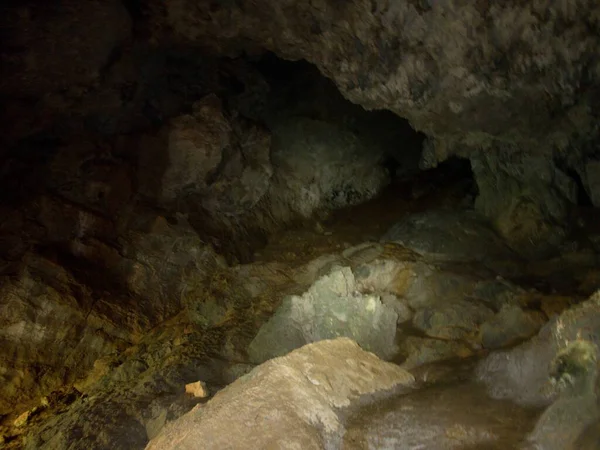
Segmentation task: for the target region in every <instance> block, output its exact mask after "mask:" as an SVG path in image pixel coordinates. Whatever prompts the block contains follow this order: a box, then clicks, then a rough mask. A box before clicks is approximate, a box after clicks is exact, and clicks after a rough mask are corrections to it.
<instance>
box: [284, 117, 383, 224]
mask: <svg viewBox="0 0 600 450" xmlns="http://www.w3.org/2000/svg"><path fill="white" fill-rule="evenodd" d="M380 159H381V155H380V154H377V153H376V152H370V151H369V149H368V148H367V147H365V146H364V144H363V143H362V142H361V141H360V140H359V139H358V138H357V137H356V136H355V135H353V134H352V133H348V132H346V131H344V130H343V129H340V128H337V127H334V126H332V125H329V124H327V123H323V122H319V121H315V120H309V119H296V120H293V121H290V122H288V123H285V124H280V125H279V126H278V127H277V128H276V129H275V130H274V135H273V164H274V165H276V166H277V167H278V168H280V169H281V171H280V173H279V183H278V185H277V186H276V189H279V190H283V192H284V194H283V195H285V192H289V194H287V195H288V196H291V198H289V199H286V201H284V203H285V204H289V205H290V206H291V208H292V209H293V210H295V211H298V212H299V213H300V214H301V215H302V216H304V217H309V216H310V215H311V214H312V213H313V212H314V211H315V210H317V209H319V208H323V209H329V210H331V209H338V208H341V207H344V206H350V205H355V204H358V203H360V202H363V201H365V200H367V199H370V198H372V197H374V196H375V195H376V194H377V193H378V192H379V191H380V190H381V188H382V187H383V186H385V185H386V184H387V183H388V181H389V179H388V174H387V172H386V171H385V169H384V168H383V167H381V166H380V165H378V163H379V160H380Z"/></svg>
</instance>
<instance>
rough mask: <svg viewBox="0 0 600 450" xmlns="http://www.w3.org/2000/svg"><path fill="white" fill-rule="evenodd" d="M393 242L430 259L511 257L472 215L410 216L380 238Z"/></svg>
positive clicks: (473, 259) (504, 246) (461, 213)
mask: <svg viewBox="0 0 600 450" xmlns="http://www.w3.org/2000/svg"><path fill="white" fill-rule="evenodd" d="M381 240H382V241H383V242H388V241H392V242H397V243H399V244H402V245H404V246H405V247H408V248H410V249H412V250H414V251H416V252H417V253H421V254H423V255H425V256H428V257H430V258H436V259H441V260H450V261H489V260H493V259H494V258H497V259H502V258H508V259H510V258H511V253H512V252H511V251H510V250H509V249H508V248H507V247H506V245H505V244H504V243H503V242H502V241H501V239H500V238H499V237H498V236H497V235H496V233H494V231H492V229H491V228H490V226H489V225H487V224H486V223H485V221H484V220H483V219H482V218H481V217H480V216H479V215H478V214H476V213H474V212H470V211H429V212H425V213H420V214H413V215H410V216H408V217H406V218H405V219H403V220H402V221H401V222H399V223H398V224H396V225H394V226H393V227H392V228H391V229H390V230H388V232H387V233H386V234H385V235H384V236H383V237H382V238H381Z"/></svg>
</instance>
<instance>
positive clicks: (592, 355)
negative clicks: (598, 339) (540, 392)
mask: <svg viewBox="0 0 600 450" xmlns="http://www.w3.org/2000/svg"><path fill="white" fill-rule="evenodd" d="M598 351H599V349H598V347H596V345H594V344H593V343H590V342H589V341H585V340H579V341H574V342H572V343H570V344H569V345H567V347H566V348H565V349H563V350H562V351H561V352H560V353H559V354H558V355H557V357H556V359H555V360H554V361H553V366H552V373H551V375H552V376H553V381H555V382H556V383H557V384H558V385H559V386H560V391H561V392H560V394H559V396H558V398H557V399H556V401H555V402H554V403H553V404H552V405H551V406H550V407H549V408H548V409H546V410H545V411H544V413H543V414H542V416H541V417H540V419H539V420H538V422H537V424H536V426H535V428H534V430H533V431H532V432H531V434H530V435H529V436H528V441H529V442H530V443H531V444H532V445H531V448H535V449H540V450H559V449H565V448H574V447H573V445H574V444H575V442H576V441H577V440H578V438H579V436H580V435H582V434H584V433H585V432H586V428H587V427H588V426H589V425H592V424H593V423H594V422H596V421H597V420H598V419H599V418H600V398H598V392H597V386H598V381H600V380H598V359H597V355H598ZM528 448H529V447H528ZM575 448H576V447H575Z"/></svg>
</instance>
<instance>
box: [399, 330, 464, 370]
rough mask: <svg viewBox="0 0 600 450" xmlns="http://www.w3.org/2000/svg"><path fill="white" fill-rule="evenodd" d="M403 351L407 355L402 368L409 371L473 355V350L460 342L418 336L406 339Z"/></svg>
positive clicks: (402, 346)
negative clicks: (433, 363) (428, 364)
mask: <svg viewBox="0 0 600 450" xmlns="http://www.w3.org/2000/svg"><path fill="white" fill-rule="evenodd" d="M401 351H402V354H403V355H405V359H404V361H403V362H402V364H401V367H404V368H405V369H407V370H410V369H414V368H416V367H419V366H422V365H424V364H427V363H431V362H436V361H444V360H447V359H455V358H457V357H459V358H466V357H468V356H471V355H472V354H473V351H472V349H471V348H470V347H469V346H468V345H466V344H465V343H463V342H460V341H446V340H442V339H428V338H420V337H416V336H409V337H406V338H404V339H403V341H402V345H401Z"/></svg>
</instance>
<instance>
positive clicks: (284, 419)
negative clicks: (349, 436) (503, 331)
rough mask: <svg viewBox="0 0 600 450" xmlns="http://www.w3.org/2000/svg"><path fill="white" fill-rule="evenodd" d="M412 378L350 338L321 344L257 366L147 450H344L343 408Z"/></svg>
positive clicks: (401, 385) (407, 384) (406, 384)
mask: <svg viewBox="0 0 600 450" xmlns="http://www.w3.org/2000/svg"><path fill="white" fill-rule="evenodd" d="M413 383H414V378H413V376H412V375H410V374H409V373H408V372H406V371H404V370H403V369H400V368H399V367H398V366H395V365H393V364H391V363H386V362H383V361H380V360H379V359H377V357H375V355H373V354H372V353H367V352H365V351H364V350H362V349H361V348H360V347H359V346H358V345H357V344H356V343H355V342H353V341H351V340H350V339H347V338H338V339H334V340H326V341H321V342H317V343H314V344H309V345H306V346H304V347H302V348H300V349H298V350H295V351H294V352H292V353H290V354H289V355H287V356H284V357H280V358H277V359H273V360H271V361H268V362H266V363H264V364H262V365H260V366H259V367H257V368H255V369H254V370H253V371H252V372H250V373H249V374H247V375H245V376H243V377H242V378H240V379H238V380H237V381H235V382H234V383H233V384H231V385H229V386H228V387H226V388H225V389H223V390H222V391H220V392H219V393H218V394H217V395H216V396H215V397H214V398H213V399H212V400H211V401H209V402H208V403H207V404H206V405H204V406H198V407H196V408H194V409H193V410H192V411H190V412H189V413H188V414H186V415H185V416H183V417H181V418H180V419H179V420H177V421H175V422H173V423H172V424H170V425H168V426H167V427H166V428H165V429H164V430H163V432H162V433H161V434H160V435H159V436H158V437H156V438H154V439H153V440H152V441H151V442H150V443H149V444H148V446H147V447H146V448H147V449H148V450H158V449H163V450H166V449H181V450H184V449H196V448H198V445H201V446H202V448H205V449H207V450H208V449H232V450H233V449H248V448H287V449H292V448H302V449H315V450H316V449H321V448H339V447H340V445H341V441H342V437H343V435H344V433H345V426H344V421H343V417H344V413H347V412H349V411H351V410H352V408H355V407H357V406H358V405H359V404H365V403H370V402H372V401H373V400H375V399H377V398H381V397H382V396H385V395H389V394H391V393H392V392H401V391H405V390H408V389H409V388H410V387H411V386H412V385H413ZM199 443H201V444H199Z"/></svg>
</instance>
